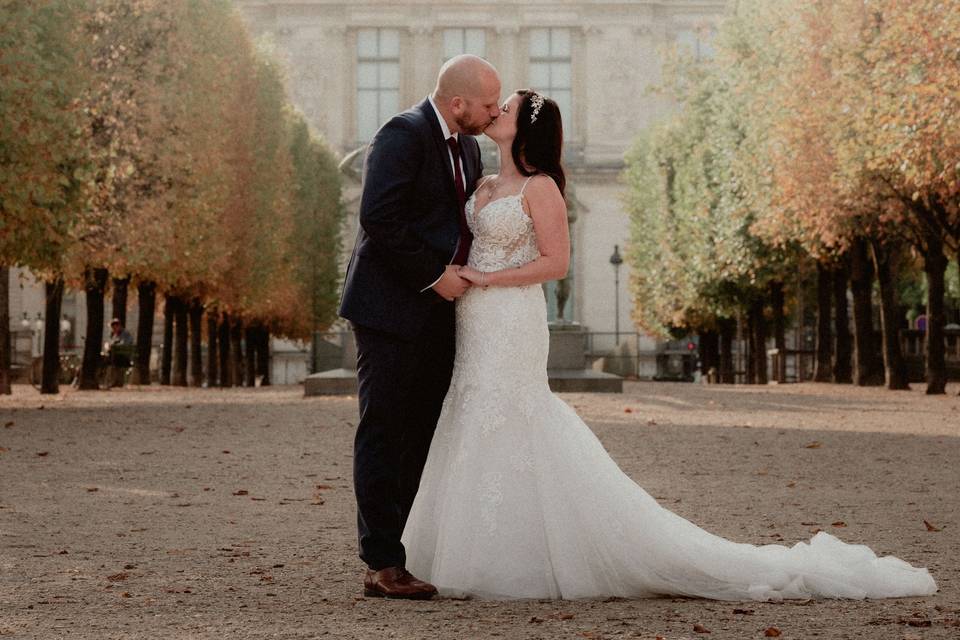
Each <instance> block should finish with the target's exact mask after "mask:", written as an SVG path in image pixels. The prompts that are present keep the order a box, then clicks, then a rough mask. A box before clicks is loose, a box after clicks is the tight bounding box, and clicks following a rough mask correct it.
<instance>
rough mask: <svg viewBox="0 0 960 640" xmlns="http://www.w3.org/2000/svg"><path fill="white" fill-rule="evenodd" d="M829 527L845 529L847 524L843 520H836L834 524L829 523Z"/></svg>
mask: <svg viewBox="0 0 960 640" xmlns="http://www.w3.org/2000/svg"><path fill="white" fill-rule="evenodd" d="M830 526H831V527H845V526H847V523H846V522H844V521H843V520H837V521H836V522H831V523H830Z"/></svg>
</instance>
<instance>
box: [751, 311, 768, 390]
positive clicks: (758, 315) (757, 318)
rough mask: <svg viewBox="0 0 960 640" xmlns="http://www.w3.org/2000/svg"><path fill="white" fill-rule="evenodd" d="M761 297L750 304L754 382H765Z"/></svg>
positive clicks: (765, 349)
mask: <svg viewBox="0 0 960 640" xmlns="http://www.w3.org/2000/svg"><path fill="white" fill-rule="evenodd" d="M763 307H764V304H763V298H757V299H756V300H754V301H753V302H752V303H751V304H750V310H749V312H748V324H749V326H750V360H751V361H752V362H753V376H754V383H755V384H767V322H766V319H765V318H764V317H763Z"/></svg>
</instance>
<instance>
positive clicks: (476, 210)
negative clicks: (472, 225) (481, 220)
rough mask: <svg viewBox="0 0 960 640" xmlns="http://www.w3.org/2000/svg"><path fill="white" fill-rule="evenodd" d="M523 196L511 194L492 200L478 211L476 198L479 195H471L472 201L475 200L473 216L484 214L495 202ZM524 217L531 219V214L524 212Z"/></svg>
mask: <svg viewBox="0 0 960 640" xmlns="http://www.w3.org/2000/svg"><path fill="white" fill-rule="evenodd" d="M522 195H523V194H522V193H511V194H510V195H506V196H500V197H499V198H494V199H493V200H491V201H490V202H487V203H486V204H484V205H483V206H482V207H480V208H479V209H477V197H476V196H477V194H476V193H471V194H470V199H471V200H473V215H475V216H477V215H480V214H481V213H483V210H484V209H486V208H487V207H489V206H490V205H492V204H493V203H494V202H499V201H500V200H506V199H507V198H519V197H520V196H522ZM523 215H524V216H525V217H527V218H529V217H530V214H529V213H527V212H526V211H524V212H523Z"/></svg>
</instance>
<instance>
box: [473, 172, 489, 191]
mask: <svg viewBox="0 0 960 640" xmlns="http://www.w3.org/2000/svg"><path fill="white" fill-rule="evenodd" d="M492 177H493V174H492V173H491V174H488V175H485V176H482V177H481V178H480V183H479V184H478V185H477V189H479V188H480V187H482V186H483V185H485V184H487V180H489V179H490V178H492Z"/></svg>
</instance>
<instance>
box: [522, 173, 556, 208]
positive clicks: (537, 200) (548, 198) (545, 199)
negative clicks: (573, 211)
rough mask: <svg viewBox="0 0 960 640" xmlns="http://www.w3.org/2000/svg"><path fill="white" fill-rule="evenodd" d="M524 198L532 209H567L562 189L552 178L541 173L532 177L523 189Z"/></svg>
mask: <svg viewBox="0 0 960 640" xmlns="http://www.w3.org/2000/svg"><path fill="white" fill-rule="evenodd" d="M523 196H524V198H525V199H526V203H525V204H528V205H529V206H530V207H531V208H533V209H537V208H554V207H566V203H565V202H564V200H563V194H562V193H560V187H558V186H557V183H556V182H554V180H553V178H551V177H550V176H548V175H546V174H543V173H539V174H537V175H535V176H531V177H530V179H529V180H528V181H527V183H526V184H525V185H524V187H523Z"/></svg>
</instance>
